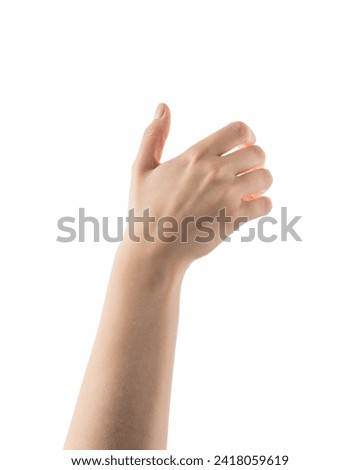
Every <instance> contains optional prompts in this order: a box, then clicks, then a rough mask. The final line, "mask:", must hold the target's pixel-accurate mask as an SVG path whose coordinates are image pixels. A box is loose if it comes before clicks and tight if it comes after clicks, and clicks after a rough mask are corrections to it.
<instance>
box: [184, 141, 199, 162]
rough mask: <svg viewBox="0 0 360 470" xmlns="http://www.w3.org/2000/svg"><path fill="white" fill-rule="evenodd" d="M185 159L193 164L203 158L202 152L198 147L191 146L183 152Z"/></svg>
mask: <svg viewBox="0 0 360 470" xmlns="http://www.w3.org/2000/svg"><path fill="white" fill-rule="evenodd" d="M184 155H185V157H186V158H187V159H188V160H189V162H190V163H195V162H198V161H199V160H201V158H202V156H203V150H202V149H200V147H199V146H198V145H196V144H195V145H193V146H192V147H190V148H189V149H188V150H187V151H186V152H185V154H184Z"/></svg>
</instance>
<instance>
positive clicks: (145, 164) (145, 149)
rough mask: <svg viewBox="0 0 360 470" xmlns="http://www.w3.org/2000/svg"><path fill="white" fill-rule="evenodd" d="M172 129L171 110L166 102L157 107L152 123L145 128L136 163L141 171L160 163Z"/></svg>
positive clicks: (150, 168) (151, 168)
mask: <svg viewBox="0 0 360 470" xmlns="http://www.w3.org/2000/svg"><path fill="white" fill-rule="evenodd" d="M169 130H170V110H169V108H168V107H167V106H166V104H164V103H160V104H159V105H158V107H157V108H156V111H155V115H154V119H153V121H152V123H151V124H150V125H149V126H148V127H147V128H146V129H145V132H144V136H143V139H142V141H141V144H140V149H139V152H138V155H137V157H136V161H135V165H134V166H136V167H137V168H138V169H139V170H140V171H148V170H153V169H154V168H156V167H157V166H159V165H160V159H161V154H162V152H163V149H164V145H165V141H166V139H167V136H168V134H169Z"/></svg>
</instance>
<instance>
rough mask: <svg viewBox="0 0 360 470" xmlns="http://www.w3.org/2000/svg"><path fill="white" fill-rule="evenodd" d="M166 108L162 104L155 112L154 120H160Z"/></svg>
mask: <svg viewBox="0 0 360 470" xmlns="http://www.w3.org/2000/svg"><path fill="white" fill-rule="evenodd" d="M164 111H165V106H164V104H163V103H160V104H159V105H158V107H157V108H156V110H155V114H154V119H160V118H161V117H162V115H163V114H164Z"/></svg>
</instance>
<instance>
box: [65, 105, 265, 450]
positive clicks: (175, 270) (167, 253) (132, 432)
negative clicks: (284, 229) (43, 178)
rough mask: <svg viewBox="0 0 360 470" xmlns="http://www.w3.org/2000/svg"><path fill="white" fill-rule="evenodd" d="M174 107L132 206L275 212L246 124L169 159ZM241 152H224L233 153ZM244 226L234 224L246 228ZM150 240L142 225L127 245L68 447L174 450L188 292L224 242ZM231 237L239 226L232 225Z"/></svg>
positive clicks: (168, 211) (178, 215) (140, 170)
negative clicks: (186, 284) (194, 267)
mask: <svg viewBox="0 0 360 470" xmlns="http://www.w3.org/2000/svg"><path fill="white" fill-rule="evenodd" d="M169 129H170V110H169V108H168V107H167V106H166V105H165V104H160V105H159V106H158V108H157V111H156V114H155V118H154V120H153V121H152V123H151V124H150V125H149V126H148V128H147V129H146V130H145V133H144V136H143V140H142V142H141V145H140V149H139V153H138V155H137V158H136V160H135V162H134V165H133V173H132V184H131V191H130V199H129V209H132V208H133V209H134V210H135V214H139V215H140V214H142V213H143V211H144V210H145V209H149V210H150V214H151V216H155V217H156V219H157V220H158V219H160V218H161V217H164V216H171V217H174V218H175V219H176V220H178V221H179V222H180V221H181V220H182V219H183V218H184V217H186V216H188V215H191V216H194V217H201V216H212V217H214V216H215V215H216V214H218V212H219V210H220V209H222V208H226V212H227V214H228V215H230V216H231V218H232V221H235V219H236V218H238V217H246V218H248V219H249V220H251V219H254V218H257V217H261V216H263V215H265V214H267V213H268V212H269V211H270V210H271V201H270V199H269V198H267V197H265V196H263V195H262V194H263V192H264V191H266V190H267V189H268V188H269V187H270V185H271V183H272V177H271V174H270V172H269V171H268V170H266V169H265V168H263V166H264V160H265V154H264V152H263V150H262V149H261V148H260V147H258V146H256V145H255V136H254V134H253V132H252V131H251V130H250V128H249V127H248V126H247V125H245V124H244V123H241V122H233V123H231V124H229V125H227V126H225V127H224V128H222V129H220V130H218V131H217V132H215V133H214V134H212V135H210V136H209V137H207V138H205V139H203V140H201V141H200V142H198V143H197V144H195V145H193V146H192V147H190V148H189V149H188V150H186V151H185V152H184V153H182V154H181V155H179V156H178V157H176V158H174V159H172V160H169V161H167V162H165V163H163V164H161V163H160V158H161V155H162V152H163V147H164V144H165V141H166V138H167V136H168V133H169ZM229 151H232V152H231V153H229V154H227V155H225V156H223V154H224V153H227V152H229ZM238 225H239V224H238V223H237V224H235V226H236V227H235V228H237V226H238ZM209 226H211V227H212V228H213V230H214V234H215V236H214V239H213V240H212V241H210V242H207V243H199V242H197V241H195V237H196V235H202V236H203V235H204V234H203V233H202V234H200V233H197V232H198V231H197V228H196V226H195V225H194V224H190V225H189V226H188V231H189V236H188V240H187V242H186V243H180V242H179V240H175V241H172V242H171V243H170V242H169V243H166V242H164V241H161V240H159V238H158V237H157V232H156V230H155V229H152V232H151V234H152V235H153V236H154V238H155V240H154V241H153V242H150V241H147V240H146V239H145V238H144V236H143V233H142V231H141V229H140V228H137V229H136V235H138V236H139V238H140V241H134V240H132V239H131V237H130V236H129V232H128V231H127V232H126V234H125V237H124V241H123V242H122V243H121V244H120V245H119V247H118V250H117V253H116V256H115V260H114V264H113V269H112V273H111V276H110V281H109V286H108V291H107V294H106V299H105V303H104V308H103V312H102V316H101V319H100V324H99V328H98V332H97V335H96V339H95V343H94V346H93V350H92V352H91V355H90V359H89V363H88V366H87V370H86V373H85V377H84V380H83V384H82V387H81V390H80V394H79V397H78V401H77V404H76V407H75V411H74V415H73V418H72V422H71V425H70V429H69V432H68V436H67V439H66V442H65V447H64V448H65V449H165V448H166V442H167V431H168V416H169V404H170V392H171V382H172V373H173V362H174V353H175V343H176V333H177V324H178V315H179V300H180V289H181V284H182V280H183V277H184V274H185V272H186V270H187V269H188V267H189V266H190V265H191V263H192V262H193V261H194V260H196V259H197V258H199V257H201V256H204V255H206V254H207V253H209V252H211V251H212V250H213V249H214V248H215V247H216V246H217V245H219V244H220V243H221V241H222V238H221V234H220V232H219V228H218V224H216V222H214V223H209ZM226 231H227V235H230V234H231V233H232V232H233V231H234V224H233V223H232V222H228V223H227V224H226Z"/></svg>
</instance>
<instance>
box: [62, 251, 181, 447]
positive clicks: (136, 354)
mask: <svg viewBox="0 0 360 470" xmlns="http://www.w3.org/2000/svg"><path fill="white" fill-rule="evenodd" d="M183 273H184V270H182V269H174V267H169V266H164V265H162V263H161V261H158V260H157V259H155V258H154V257H152V256H151V255H149V253H147V252H146V250H142V247H141V246H140V245H139V246H137V245H136V244H132V245H131V246H127V245H126V244H124V245H123V246H120V247H119V250H118V252H117V254H116V258H115V261H114V266H113V270H112V274H111V278H110V282H109V288H108V292H107V295H106V300H105V304H104V309H103V313H102V317H101V321H100V325H99V329H98V333H97V336H96V339H95V344H94V347H93V351H92V353H91V357H90V360H89V364H88V367H87V371H86V374H85V378H84V381H83V385H82V388H81V392H80V395H79V399H78V403H77V406H76V409H75V412H74V416H73V420H72V423H71V426H70V430H69V434H68V437H67V440H66V444H65V448H67V449H164V448H165V447H166V439H167V425H168V412H169V401H170V391H171V378H172V369H173V360H174V351H175V342H176V331H177V323H178V311H179V294H180V287H181V281H182V277H183Z"/></svg>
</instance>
